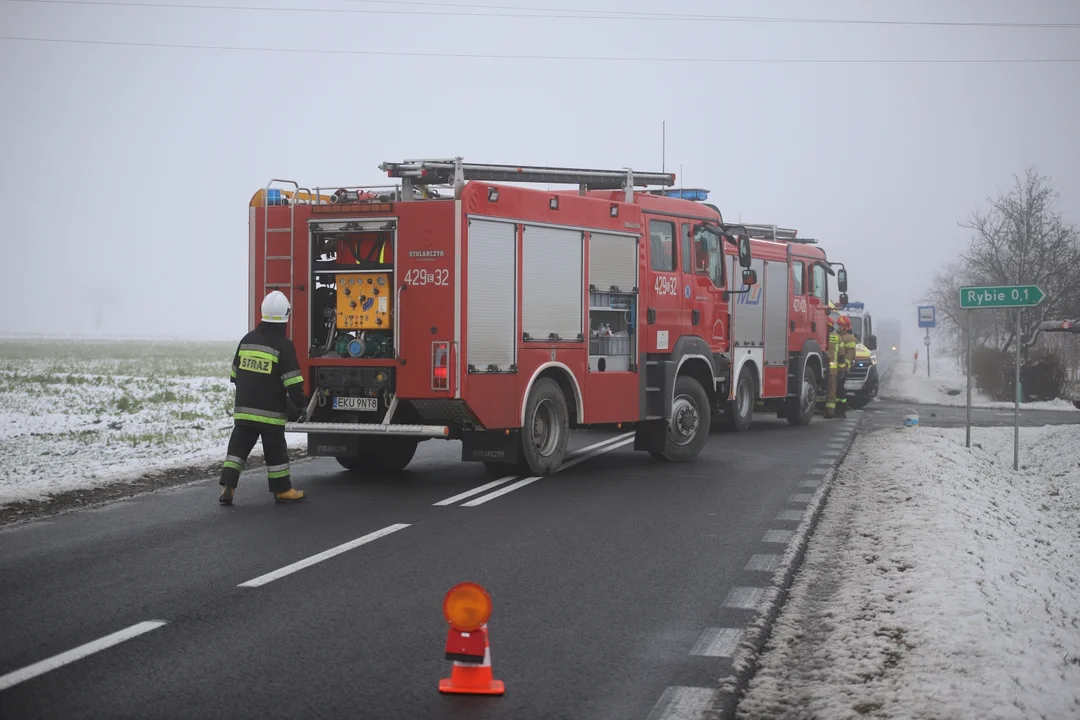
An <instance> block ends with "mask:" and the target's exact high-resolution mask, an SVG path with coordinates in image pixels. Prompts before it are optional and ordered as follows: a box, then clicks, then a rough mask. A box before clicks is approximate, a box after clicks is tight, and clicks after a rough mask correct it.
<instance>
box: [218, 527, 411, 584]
mask: <svg viewBox="0 0 1080 720" xmlns="http://www.w3.org/2000/svg"><path fill="white" fill-rule="evenodd" d="M407 527H409V526H408V524H406V523H397V524H395V525H388V526H387V527H384V528H383V529H382V530H376V531H375V532H373V533H368V534H367V535H365V536H363V537H360V538H356V539H355V540H350V541H349V542H347V543H343V544H341V545H338V546H337V547H332V548H330V549H329V550H323V551H322V552H321V553H319V554H317V555H312V556H311V557H309V558H305V559H303V560H300V561H298V562H294V563H293V564H292V565H286V566H285V567H283V568H280V569H278V570H275V571H273V572H270V573H267V574H265V575H260V576H259V577H257V578H255V579H254V580H248V581H247V582H245V583H240V584H239V585H237V587H259V586H260V585H265V584H267V583H268V582H272V581H274V580H277V579H278V578H282V577H285V576H286V575H291V574H292V573H294V572H296V571H297V570H303V569H304V568H306V567H310V566H311V565H314V564H315V563H319V562H322V561H323V560H326V559H328V558H332V557H334V556H335V555H340V554H341V553H343V552H347V551H349V550H352V549H353V548H357V547H360V546H361V545H364V544H366V543H369V542H371V541H372V540H378V539H379V538H381V537H383V536H385V535H389V534H390V533H392V532H397V531H398V530H402V529H404V528H407Z"/></svg>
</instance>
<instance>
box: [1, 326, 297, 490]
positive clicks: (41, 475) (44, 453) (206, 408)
mask: <svg viewBox="0 0 1080 720" xmlns="http://www.w3.org/2000/svg"><path fill="white" fill-rule="evenodd" d="M235 349H236V344H235V343H192V342H161V341H122V342H119V341H118V342H87V341H77V342H71V341H27V340H0V458H2V461H0V463H2V465H0V507H2V506H4V505H6V504H9V503H11V502H14V501H22V500H36V499H42V498H45V497H46V496H47V495H49V494H51V493H58V492H63V491H66V490H73V489H84V488H90V487H95V486H98V485H102V484H104V483H107V482H114V481H118V480H126V479H129V478H136V477H139V476H141V475H143V474H145V473H147V472H148V471H158V470H166V469H172V468H178V467H184V466H188V465H198V464H205V463H212V462H214V461H218V460H221V459H223V458H224V456H225V449H226V446H227V443H228V437H229V432H230V430H231V428H232V418H231V416H230V413H231V411H232V401H233V390H232V384H231V383H230V382H229V361H230V359H231V357H232V353H233V351H234V350H235ZM304 443H305V438H304V436H290V444H291V445H301V446H302V445H304ZM261 453H262V449H261V446H259V445H256V448H255V451H254V452H253V453H252V455H253V456H255V457H259V456H261Z"/></svg>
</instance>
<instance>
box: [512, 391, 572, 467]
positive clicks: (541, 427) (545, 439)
mask: <svg viewBox="0 0 1080 720" xmlns="http://www.w3.org/2000/svg"><path fill="white" fill-rule="evenodd" d="M569 439H570V411H569V410H568V408H567V406H566V398H565V397H563V394H562V388H560V387H559V384H558V383H557V382H555V381H554V380H552V379H551V378H540V379H539V380H537V381H536V384H534V385H533V387H532V390H531V391H529V397H528V399H527V400H526V401H525V425H524V427H522V429H521V459H522V460H523V461H524V462H523V464H524V466H525V467H526V468H528V471H529V472H530V473H532V474H533V475H550V474H551V473H553V472H555V471H556V470H558V469H559V466H560V465H562V462H563V458H565V457H566V443H567V441H568V440H569Z"/></svg>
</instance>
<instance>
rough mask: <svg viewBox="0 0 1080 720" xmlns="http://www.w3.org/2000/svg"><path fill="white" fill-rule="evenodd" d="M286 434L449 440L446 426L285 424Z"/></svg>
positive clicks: (448, 429) (448, 431)
mask: <svg viewBox="0 0 1080 720" xmlns="http://www.w3.org/2000/svg"><path fill="white" fill-rule="evenodd" d="M285 432H287V433H290V432H291V433H315V434H318V435H398V436H407V437H422V438H449V437H450V427H449V426H447V425H383V424H381V423H328V422H304V423H295V422H291V423H287V424H286V425H285Z"/></svg>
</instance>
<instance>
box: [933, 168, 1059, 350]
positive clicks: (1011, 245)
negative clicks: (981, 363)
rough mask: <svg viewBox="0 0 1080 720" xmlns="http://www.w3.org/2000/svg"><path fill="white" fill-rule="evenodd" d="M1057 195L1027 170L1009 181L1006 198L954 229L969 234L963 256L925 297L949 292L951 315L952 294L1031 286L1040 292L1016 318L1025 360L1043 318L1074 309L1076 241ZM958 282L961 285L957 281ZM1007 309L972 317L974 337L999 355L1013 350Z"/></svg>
mask: <svg viewBox="0 0 1080 720" xmlns="http://www.w3.org/2000/svg"><path fill="white" fill-rule="evenodd" d="M1057 199H1058V195H1057V192H1056V191H1054V189H1053V188H1052V187H1051V185H1050V182H1049V179H1048V178H1046V177H1045V176H1042V175H1040V174H1039V173H1038V172H1036V171H1035V170H1034V169H1033V168H1029V169H1028V170H1027V175H1026V177H1025V178H1024V179H1023V180H1021V179H1020V178H1018V177H1017V178H1015V184H1014V185H1013V187H1012V188H1011V189H1010V190H1009V192H1008V193H1005V194H1002V195H999V196H998V197H997V198H996V199H990V198H988V202H989V203H990V209H989V211H987V212H986V213H978V212H974V213H972V214H971V216H970V218H969V219H968V221H967V222H963V223H960V225H961V227H965V228H968V229H970V230H972V231H973V233H974V235H973V237H972V239H971V242H970V244H969V246H968V248H967V250H966V251H964V252H963V253H961V254H960V257H959V267H958V268H954V269H953V270H954V272H955V274H952V275H950V276H949V277H948V278H947V279H945V280H941V281H939V282H938V283H935V286H934V288H933V290H932V291H931V295H932V296H935V299H937V300H938V302H943V301H944V300H945V299H946V297H947V295H946V296H943V297H940V298H937V297H936V294H943V293H947V292H950V291H952V292H953V298H954V299H953V300H951V301H950V304H946V305H944V306H939V307H944V308H948V309H949V310H951V311H952V312H953V313H956V312H958V311H959V302H958V300H956V299H955V298H956V297H957V296H956V294H955V292H954V290H953V286H954V287H959V286H960V284H970V285H1012V284H1036V285H1038V286H1039V287H1040V288H1042V290H1043V292H1045V293H1046V299H1045V300H1043V302H1042V304H1040V305H1039V306H1038V307H1037V308H1033V309H1029V310H1024V311H1023V312H1022V314H1021V318H1020V326H1021V332H1020V338H1019V342H1020V347H1021V349H1022V350H1023V352H1024V355H1025V357H1026V356H1027V352H1028V350H1029V349H1030V348H1031V346H1032V345H1034V343H1035V341H1036V339H1037V338H1038V335H1039V330H1038V326H1039V323H1040V322H1042V321H1043V320H1044V319H1046V318H1047V317H1050V318H1054V317H1061V316H1063V315H1065V316H1068V315H1070V313H1075V311H1076V309H1077V308H1080V234H1078V233H1077V229H1076V227H1075V226H1074V225H1069V224H1066V223H1065V222H1064V221H1063V220H1062V218H1061V215H1060V214H1059V213H1057V212H1056V211H1055V205H1056V202H1057ZM958 280H962V283H961V282H957V281H958ZM1013 312H1015V311H1012V310H1007V311H995V310H981V311H979V312H978V313H973V315H977V316H986V317H979V318H977V320H976V322H977V323H978V326H976V327H975V329H974V333H975V337H978V336H979V335H980V334H981V335H982V337H983V340H984V341H990V340H993V341H994V342H995V344H996V345H997V346H998V347H999V348H1001V349H1003V350H1007V349H1009V348H1011V347H1013V343H1014V342H1015V341H1016V338H1015V332H1016V331H1015V322H1014V315H1013ZM946 316H947V317H950V318H951V320H952V322H953V323H954V324H956V323H958V322H959V324H960V325H961V326H966V318H961V317H959V315H955V314H953V315H949V314H948V312H947V313H946Z"/></svg>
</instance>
